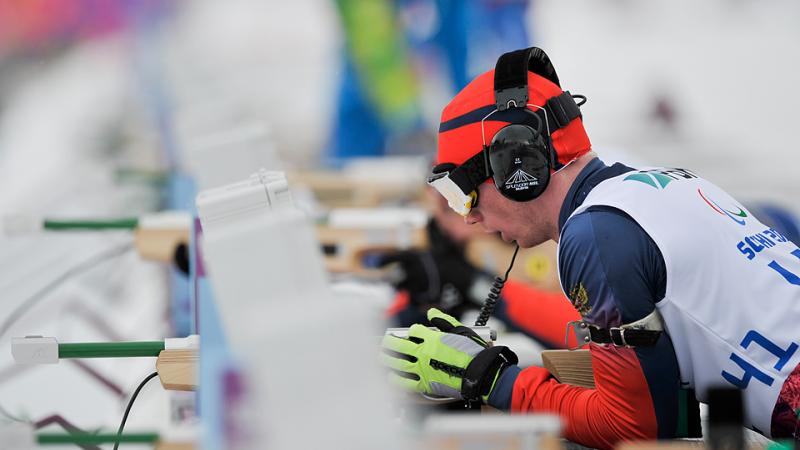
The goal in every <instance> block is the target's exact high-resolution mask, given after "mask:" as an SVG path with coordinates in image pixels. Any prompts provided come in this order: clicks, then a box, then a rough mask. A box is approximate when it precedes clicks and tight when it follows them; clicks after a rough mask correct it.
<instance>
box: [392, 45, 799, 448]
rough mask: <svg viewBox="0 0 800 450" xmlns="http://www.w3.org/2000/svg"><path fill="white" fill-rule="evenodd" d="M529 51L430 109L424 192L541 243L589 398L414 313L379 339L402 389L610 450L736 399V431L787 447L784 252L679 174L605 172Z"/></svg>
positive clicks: (795, 355) (789, 284) (790, 416)
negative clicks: (526, 421)
mask: <svg viewBox="0 0 800 450" xmlns="http://www.w3.org/2000/svg"><path fill="white" fill-rule="evenodd" d="M575 98H578V99H581V100H585V98H584V97H582V96H572V95H571V94H570V93H569V92H564V91H562V89H561V87H560V83H559V80H558V76H557V75H556V72H555V70H554V68H553V66H552V64H551V63H550V60H549V58H548V57H547V55H546V54H545V53H544V52H543V51H541V50H540V49H538V48H530V49H525V50H519V51H516V52H511V53H507V54H505V55H503V56H501V57H500V59H499V60H498V62H497V65H496V67H495V70H494V71H489V72H487V73H484V74H483V75H481V76H479V77H477V78H476V79H475V80H473V81H472V82H471V83H470V84H469V85H468V86H466V87H465V88H464V89H463V90H462V91H461V92H460V93H459V94H458V95H457V96H456V97H455V98H454V99H453V100H452V101H451V102H450V104H449V105H447V107H445V109H444V111H443V112H442V120H441V124H440V128H439V144H438V154H437V165H436V166H435V167H434V169H433V175H432V176H431V177H430V179H429V183H430V184H431V185H432V186H433V187H434V188H436V189H437V190H438V191H439V192H440V193H441V194H442V195H443V196H444V197H445V198H447V199H448V203H449V205H450V206H451V207H452V208H453V209H454V210H456V211H457V212H459V213H460V214H462V215H463V216H465V221H466V222H467V223H470V224H480V225H481V226H482V227H483V228H484V229H485V230H487V231H492V232H493V231H497V232H500V233H501V235H502V236H503V238H504V239H505V240H507V241H516V242H517V243H518V245H519V246H521V247H525V248H527V247H532V246H535V245H538V244H540V243H542V242H544V241H546V240H549V239H552V240H554V241H556V242H558V269H559V274H560V279H561V285H562V289H563V291H564V293H565V294H567V296H568V297H569V299H570V300H571V302H572V304H573V306H574V307H575V308H576V309H577V310H578V312H579V313H580V315H581V316H582V318H581V320H580V321H579V322H577V323H574V324H573V329H574V330H577V331H576V334H577V335H578V337H579V340H580V341H581V342H586V343H587V346H588V349H589V351H590V352H591V357H592V365H593V370H594V377H595V388H594V389H586V388H581V387H576V386H571V385H565V384H560V383H558V382H557V381H556V380H555V379H554V378H553V377H552V376H551V375H550V374H549V373H548V372H547V370H545V369H543V368H540V367H528V368H521V367H518V366H517V364H516V357H515V355H514V353H513V352H512V351H511V350H510V349H507V348H504V347H498V346H494V347H487V346H486V344H485V343H484V342H483V341H482V340H481V339H480V338H478V337H477V336H475V335H474V334H471V333H470V330H469V328H466V327H462V326H461V324H460V323H458V322H457V321H456V320H455V319H453V318H452V317H450V316H448V315H446V314H444V313H442V312H440V311H438V310H430V311H429V312H428V319H429V321H430V322H431V324H432V325H434V326H435V327H436V328H438V329H439V330H440V331H436V330H432V329H430V328H427V327H426V326H422V325H413V326H412V327H411V329H410V331H409V337H408V339H400V338H397V337H394V336H387V337H386V338H385V339H384V342H383V346H384V352H383V355H382V358H383V361H384V364H386V365H387V366H389V367H390V368H391V369H393V370H392V372H391V373H390V377H391V378H392V379H393V381H394V382H395V383H397V384H399V385H401V386H403V387H405V388H407V389H409V390H415V391H419V392H424V393H428V394H434V395H445V396H450V397H455V398H463V399H466V400H470V401H476V402H483V403H488V404H489V405H492V406H494V407H496V408H499V409H502V410H509V411H515V412H524V411H530V412H553V413H557V414H559V415H560V416H561V417H562V418H563V419H564V424H565V429H564V435H565V437H566V438H568V439H570V440H572V441H575V442H578V443H580V444H583V445H586V446H590V447H597V448H612V447H614V446H615V444H616V443H618V442H620V441H624V440H633V439H656V438H672V437H677V436H681V435H683V434H684V433H685V432H686V430H685V429H683V428H684V427H683V426H684V425H685V423H682V420H681V414H682V413H681V411H682V407H681V403H682V401H684V400H686V394H687V393H689V394H691V395H692V396H693V397H695V396H696V399H697V400H699V401H701V402H702V401H704V400H705V399H706V398H707V393H708V391H709V389H711V388H714V387H719V386H721V387H730V388H736V389H739V390H741V393H742V397H743V404H744V409H745V411H744V420H745V425H746V426H748V427H750V428H752V429H753V430H755V431H757V432H759V433H762V434H763V435H765V436H767V437H773V438H787V437H794V438H795V439H798V433H800V429H799V424H800V420H799V419H798V415H800V365H799V364H798V363H800V351H798V346H799V345H800V326H798V323H800V249H798V247H797V246H796V245H794V244H793V243H792V242H790V241H789V239H787V238H786V237H785V236H784V235H782V234H781V233H780V232H778V231H776V230H775V229H774V228H771V227H768V226H766V225H764V224H762V223H761V222H760V221H759V220H758V219H756V218H755V217H753V215H752V214H751V213H750V212H749V211H748V210H747V209H745V208H744V207H743V206H741V204H740V203H738V202H737V201H736V200H734V199H733V198H731V197H730V196H729V195H728V194H726V193H725V192H724V191H722V190H721V189H720V188H718V187H716V186H715V185H713V184H712V183H710V182H709V181H706V180H704V179H702V178H700V177H699V176H697V175H696V174H694V173H692V172H690V171H687V170H681V169H664V168H653V169H643V170H635V169H633V168H631V167H627V166H625V165H622V164H614V165H612V166H610V167H609V166H606V165H605V164H603V162H601V161H600V160H599V159H598V158H597V157H596V155H595V154H594V153H593V152H592V151H591V145H590V142H589V139H588V137H587V135H586V132H585V130H584V127H583V122H582V116H581V113H580V109H579V106H580V104H582V102H581V103H580V104H578V103H576V102H575V100H574V99H575Z"/></svg>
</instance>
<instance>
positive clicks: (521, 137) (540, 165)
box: [488, 124, 550, 202]
mask: <svg viewBox="0 0 800 450" xmlns="http://www.w3.org/2000/svg"><path fill="white" fill-rule="evenodd" d="M488 152H489V164H490V165H491V168H492V173H493V175H492V177H493V179H494V184H495V187H497V190H499V191H500V193H501V194H503V196H505V197H507V198H509V199H511V200H514V201H520V202H524V201H528V200H532V199H534V198H536V197H538V196H539V195H541V193H542V192H544V190H545V188H546V187H547V184H548V183H549V182H550V158H549V152H548V146H547V143H546V142H545V139H544V137H543V136H542V135H541V133H539V132H538V131H537V130H534V129H533V128H531V127H529V126H526V125H519V124H513V125H509V126H507V127H505V128H503V129H501V130H500V131H498V132H497V134H495V136H494V138H493V139H492V143H491V145H490V146H489V150H488Z"/></svg>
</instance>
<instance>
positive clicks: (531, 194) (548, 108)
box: [428, 47, 586, 215]
mask: <svg viewBox="0 0 800 450" xmlns="http://www.w3.org/2000/svg"><path fill="white" fill-rule="evenodd" d="M529 71H530V72H533V73H535V74H537V75H540V76H542V77H544V78H546V79H548V80H550V81H552V82H553V83H555V84H556V85H557V86H559V87H561V84H560V82H559V80H558V75H557V74H556V71H555V68H554V67H553V64H552V63H551V62H550V58H549V57H548V56H547V54H546V53H545V52H544V51H543V50H542V49H540V48H537V47H530V48H527V49H523V50H517V51H513V52H509V53H505V54H503V55H502V56H500V58H499V59H498V60H497V64H496V66H495V71H494V96H495V104H494V105H489V106H487V107H484V108H480V109H478V110H475V111H472V112H470V113H467V114H465V115H463V116H459V117H456V118H454V119H452V120H449V121H447V122H444V123H442V124H441V125H440V129H439V131H440V132H442V131H448V130H450V129H454V128H457V127H459V126H463V125H467V124H469V123H474V122H477V121H478V118H479V116H482V118H480V123H481V136H482V137H483V150H482V151H481V152H479V153H478V154H476V155H475V156H473V157H472V158H470V159H469V160H467V161H466V162H465V163H464V164H462V165H460V166H457V167H455V166H454V165H453V164H443V165H439V166H437V167H434V169H433V176H431V177H430V178H429V179H428V183H429V184H431V185H432V186H433V187H435V188H436V189H437V190H438V191H439V192H440V193H441V194H442V195H443V196H444V197H445V198H447V200H448V202H449V203H450V207H451V208H453V209H454V210H456V212H458V213H460V214H462V215H466V214H468V213H469V210H470V209H471V208H472V207H474V206H476V204H477V188H478V186H479V185H480V184H481V183H483V182H484V181H485V180H486V179H487V178H489V177H491V178H492V179H493V181H494V185H495V187H496V188H497V190H498V191H499V192H500V193H501V194H502V195H503V196H504V197H506V198H509V199H511V200H514V201H518V202H525V201H529V200H533V199H535V198H536V197H538V196H540V195H541V194H542V193H543V192H544V191H545V189H546V188H547V185H548V184H549V182H550V172H551V170H558V169H560V168H561V167H562V166H561V165H560V163H559V162H558V156H557V154H556V151H555V149H554V148H553V143H552V140H551V133H552V132H554V131H556V130H558V129H560V128H563V127H565V126H567V124H569V122H571V121H572V120H573V119H575V118H577V117H581V113H580V109H579V108H578V107H579V106H580V105H583V103H585V101H586V97H584V96H582V95H575V96H574V97H575V98H580V99H582V100H583V101H582V102H581V103H580V104H578V103H576V102H575V100H574V98H573V95H572V94H570V93H569V92H568V91H565V92H563V93H562V94H561V95H558V96H555V97H552V98H550V99H548V100H547V101H546V102H545V105H544V106H537V105H532V104H529V103H528V72H529ZM529 108H533V109H534V110H531V109H529ZM487 110H488V111H487ZM487 112H488V114H487ZM490 118H493V119H494V120H501V121H506V122H511V124H509V125H506V126H505V127H503V128H502V129H500V130H499V131H498V132H497V133H496V134H495V135H494V137H493V138H492V141H491V142H490V143H489V144H488V145H487V143H486V139H485V136H486V134H485V129H484V122H485V121H486V120H487V119H490Z"/></svg>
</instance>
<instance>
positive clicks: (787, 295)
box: [570, 168, 800, 436]
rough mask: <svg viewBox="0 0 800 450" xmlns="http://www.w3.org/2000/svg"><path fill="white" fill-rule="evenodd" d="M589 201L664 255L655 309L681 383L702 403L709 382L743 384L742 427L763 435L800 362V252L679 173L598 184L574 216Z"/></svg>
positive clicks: (715, 191) (649, 172)
mask: <svg viewBox="0 0 800 450" xmlns="http://www.w3.org/2000/svg"><path fill="white" fill-rule="evenodd" d="M594 205H605V206H611V207H614V208H617V209H619V210H622V211H624V212H625V213H626V214H628V215H629V216H630V217H632V218H633V219H634V220H635V221H636V222H637V223H638V224H639V225H640V226H641V227H642V228H643V229H644V230H645V231H646V232H647V234H648V235H650V237H651V238H652V239H653V241H654V242H655V243H656V245H657V246H658V248H659V249H660V250H661V254H662V255H663V256H664V262H665V264H666V271H667V287H666V295H665V297H664V299H663V300H661V302H659V303H658V304H657V306H658V309H659V311H660V312H661V315H662V316H663V318H664V322H665V327H666V330H667V333H668V334H669V336H670V338H671V339H672V342H673V344H674V347H675V353H676V355H677V357H678V364H679V366H680V374H681V381H682V383H683V384H684V386H686V387H693V388H694V389H695V391H696V393H697V397H698V400H700V401H705V396H706V391H707V390H708V388H710V387H715V386H735V387H738V388H740V389H741V390H742V393H743V397H744V404H745V408H746V416H745V425H747V426H751V427H754V428H756V429H757V430H758V431H760V432H761V433H762V434H764V435H766V436H769V435H770V422H771V419H772V411H773V408H774V407H775V402H776V400H777V398H778V394H779V393H780V390H781V386H782V385H783V382H784V380H785V379H786V377H787V376H788V375H789V374H790V373H791V372H792V370H793V369H794V368H795V367H796V366H797V365H798V362H800V351H798V346H799V345H800V344H799V343H800V249H798V248H797V246H795V245H794V244H792V243H791V242H790V241H788V240H787V239H786V238H785V237H784V236H782V235H781V234H780V233H778V232H777V231H775V230H774V229H771V228H769V227H767V226H766V225H764V224H762V223H761V222H759V221H758V220H757V219H756V218H755V217H753V216H752V215H751V214H750V213H749V212H748V211H747V210H746V209H744V207H742V205H740V204H739V203H738V202H736V201H735V200H734V199H733V198H732V197H730V196H729V195H728V194H726V193H725V192H724V191H723V190H722V189H720V188H718V187H717V186H715V185H713V184H712V183H710V182H708V181H706V180H704V179H702V178H698V177H697V176H696V175H694V174H692V173H691V172H688V171H685V170H682V169H662V168H655V169H646V170H638V171H633V172H628V173H626V174H623V175H620V176H617V177H614V178H611V179H608V180H605V181H603V182H601V183H600V184H598V185H597V186H596V187H595V188H594V189H593V190H592V191H591V192H590V193H589V195H588V196H587V198H586V200H585V201H584V202H583V204H582V205H581V206H580V207H579V208H578V209H577V210H576V211H575V212H573V214H572V216H575V215H576V214H579V213H581V212H583V211H585V210H586V209H587V208H589V207H591V206H594ZM572 216H570V217H572Z"/></svg>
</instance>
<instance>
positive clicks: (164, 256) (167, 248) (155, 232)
mask: <svg viewBox="0 0 800 450" xmlns="http://www.w3.org/2000/svg"><path fill="white" fill-rule="evenodd" d="M133 239H134V242H135V244H136V251H137V252H139V256H141V257H142V258H143V259H147V260H150V261H161V262H172V260H173V258H174V257H175V248H176V247H177V246H178V244H181V243H183V244H186V243H188V242H189V229H188V228H184V229H181V228H176V229H142V228H137V229H136V230H135V231H134V232H133Z"/></svg>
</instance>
